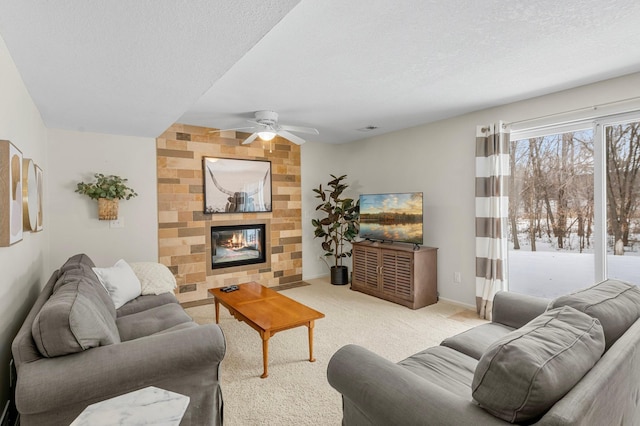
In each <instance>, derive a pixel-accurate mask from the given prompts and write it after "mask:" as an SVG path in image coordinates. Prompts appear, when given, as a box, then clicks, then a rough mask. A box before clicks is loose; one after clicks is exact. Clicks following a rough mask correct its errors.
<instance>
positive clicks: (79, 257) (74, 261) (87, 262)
mask: <svg viewBox="0 0 640 426" xmlns="http://www.w3.org/2000/svg"><path fill="white" fill-rule="evenodd" d="M80 266H88V267H89V268H93V267H94V266H96V265H95V263H93V260H91V258H90V257H89V256H87V255H86V254H84V253H79V254H76V255H74V256H71V257H70V258H69V259H67V261H66V262H65V263H64V265H62V266H61V267H60V273H62V274H63V273H65V272H66V271H68V270H69V269H75V268H78V267H80Z"/></svg>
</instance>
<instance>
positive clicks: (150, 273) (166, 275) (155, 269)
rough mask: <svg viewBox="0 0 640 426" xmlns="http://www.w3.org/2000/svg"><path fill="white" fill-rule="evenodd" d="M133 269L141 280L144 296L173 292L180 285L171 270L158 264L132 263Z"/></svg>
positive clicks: (130, 264)
mask: <svg viewBox="0 0 640 426" xmlns="http://www.w3.org/2000/svg"><path fill="white" fill-rule="evenodd" d="M129 266H131V269H132V270H133V272H134V273H135V274H136V277H138V280H140V286H141V287H142V293H141V294H143V295H151V294H156V295H157V294H162V293H170V292H173V289H175V288H176V287H177V286H178V284H177V283H176V277H174V276H173V274H172V273H171V271H170V270H169V268H167V267H166V266H165V265H163V264H162V263H157V262H132V263H129Z"/></svg>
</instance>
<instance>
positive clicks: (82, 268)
mask: <svg viewBox="0 0 640 426" xmlns="http://www.w3.org/2000/svg"><path fill="white" fill-rule="evenodd" d="M76 280H83V281H84V282H85V283H87V284H88V285H91V286H93V287H94V288H95V289H96V293H97V294H98V296H99V297H100V300H101V301H102V303H103V305H104V306H105V307H106V308H107V310H108V311H109V313H110V314H111V316H112V317H113V319H115V318H116V307H115V305H114V304H113V300H111V296H109V293H108V292H107V289H106V288H104V286H103V285H102V284H101V283H100V280H99V279H98V277H97V276H96V274H94V273H93V271H92V270H91V267H89V266H86V265H77V266H76V267H75V268H73V269H68V268H67V269H66V270H65V272H63V273H61V274H59V276H58V280H57V281H56V283H55V285H54V286H53V293H55V292H57V291H58V290H59V289H60V287H62V286H64V285H65V284H67V283H73V282H75V281H76Z"/></svg>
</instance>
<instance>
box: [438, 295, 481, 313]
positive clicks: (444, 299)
mask: <svg viewBox="0 0 640 426" xmlns="http://www.w3.org/2000/svg"><path fill="white" fill-rule="evenodd" d="M438 300H442V301H443V302H447V303H451V304H452V305H457V306H460V307H462V308H465V309H471V310H472V311H477V308H476V305H469V304H467V303H462V302H458V301H457V300H452V299H446V298H444V297H438Z"/></svg>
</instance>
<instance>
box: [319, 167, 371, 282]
mask: <svg viewBox="0 0 640 426" xmlns="http://www.w3.org/2000/svg"><path fill="white" fill-rule="evenodd" d="M331 177H332V178H333V179H331V180H330V181H329V182H328V183H327V186H328V188H327V189H323V187H322V185H319V186H318V188H314V190H313V192H315V193H316V195H315V198H318V199H320V200H322V202H321V203H320V204H318V206H317V207H316V211H319V212H323V213H324V217H322V218H319V219H312V220H311V224H312V225H313V226H315V237H316V238H322V249H323V250H324V252H325V253H324V256H325V263H327V266H329V268H330V269H331V284H337V285H342V284H348V283H349V270H348V267H347V266H344V265H343V264H342V261H343V259H344V258H346V257H351V246H350V245H349V246H348V247H347V246H346V245H345V243H351V242H352V241H353V240H354V239H355V238H356V236H357V235H358V230H359V229H360V224H359V216H360V205H359V202H358V201H355V202H354V200H353V199H352V198H342V193H343V192H344V190H345V189H347V188H348V187H349V185H347V184H345V183H343V181H344V180H345V179H346V177H347V175H342V176H340V177H336V176H334V175H331ZM328 258H332V263H333V265H332V266H330V265H329V263H328V262H327V260H326V259H328Z"/></svg>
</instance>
